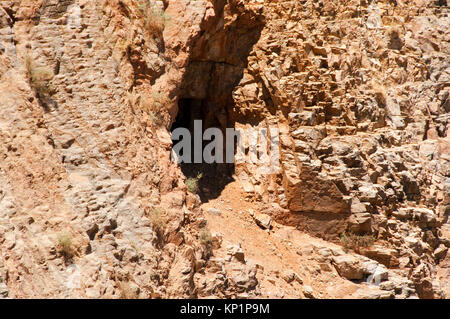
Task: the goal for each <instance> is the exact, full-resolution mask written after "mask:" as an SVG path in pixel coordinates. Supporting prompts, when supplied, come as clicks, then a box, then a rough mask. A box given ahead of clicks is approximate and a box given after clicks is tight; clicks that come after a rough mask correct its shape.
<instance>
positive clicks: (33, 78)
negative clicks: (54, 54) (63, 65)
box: [25, 55, 54, 98]
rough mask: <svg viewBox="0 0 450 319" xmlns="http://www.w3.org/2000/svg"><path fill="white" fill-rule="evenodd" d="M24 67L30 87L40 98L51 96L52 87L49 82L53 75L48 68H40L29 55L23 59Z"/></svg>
mask: <svg viewBox="0 0 450 319" xmlns="http://www.w3.org/2000/svg"><path fill="white" fill-rule="evenodd" d="M25 67H26V72H27V77H28V79H29V81H30V85H31V87H32V88H33V89H34V90H35V91H36V94H37V95H38V96H39V97H40V98H42V97H45V96H49V95H51V94H53V92H54V87H53V85H52V84H51V83H50V81H51V80H52V79H53V76H54V74H53V71H52V70H51V69H50V68H48V67H45V66H40V65H39V64H38V63H37V62H36V61H35V60H34V59H33V58H32V57H31V56H30V55H27V56H26V57H25Z"/></svg>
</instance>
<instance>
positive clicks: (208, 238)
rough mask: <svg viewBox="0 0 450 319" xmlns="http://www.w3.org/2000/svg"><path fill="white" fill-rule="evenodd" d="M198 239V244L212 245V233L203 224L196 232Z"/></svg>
mask: <svg viewBox="0 0 450 319" xmlns="http://www.w3.org/2000/svg"><path fill="white" fill-rule="evenodd" d="M198 240H199V242H200V244H202V245H205V246H207V247H210V246H211V245H212V241H213V240H212V235H211V232H210V231H209V229H208V228H207V227H206V226H205V227H203V228H201V229H200V231H199V233H198Z"/></svg>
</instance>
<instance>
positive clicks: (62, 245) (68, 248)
mask: <svg viewBox="0 0 450 319" xmlns="http://www.w3.org/2000/svg"><path fill="white" fill-rule="evenodd" d="M57 241H58V242H57V245H56V248H57V249H58V252H59V253H60V254H61V255H62V256H63V257H64V259H66V260H68V259H71V258H72V257H73V256H74V255H75V248H74V246H73V241H72V236H71V235H70V234H69V233H59V234H58V235H57Z"/></svg>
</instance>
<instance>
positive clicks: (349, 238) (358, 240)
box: [341, 232, 376, 252]
mask: <svg viewBox="0 0 450 319" xmlns="http://www.w3.org/2000/svg"><path fill="white" fill-rule="evenodd" d="M375 240H376V239H375V237H374V236H373V235H357V234H354V233H346V232H344V233H343V234H342V235H341V243H342V245H343V246H344V247H345V248H346V249H352V250H354V251H355V252H359V251H360V249H361V248H366V247H370V246H372V245H373V243H374V242H375Z"/></svg>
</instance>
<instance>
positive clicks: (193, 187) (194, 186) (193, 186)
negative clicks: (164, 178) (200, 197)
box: [184, 173, 203, 194]
mask: <svg viewBox="0 0 450 319" xmlns="http://www.w3.org/2000/svg"><path fill="white" fill-rule="evenodd" d="M202 177H203V174H202V173H198V174H197V176H196V177H188V178H186V181H185V182H184V183H185V184H186V187H187V189H188V191H190V192H191V193H194V194H197V193H198V191H199V187H198V181H199V180H200V179H201V178H202Z"/></svg>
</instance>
